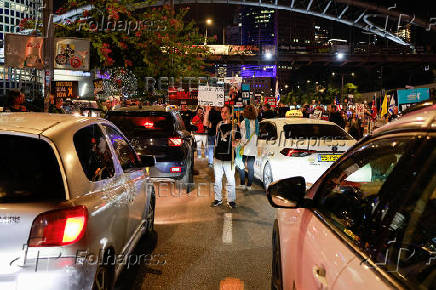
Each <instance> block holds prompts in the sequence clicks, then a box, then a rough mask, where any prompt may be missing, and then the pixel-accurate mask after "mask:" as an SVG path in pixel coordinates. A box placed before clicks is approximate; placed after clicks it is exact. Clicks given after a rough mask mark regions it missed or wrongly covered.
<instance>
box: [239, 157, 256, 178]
mask: <svg viewBox="0 0 436 290" xmlns="http://www.w3.org/2000/svg"><path fill="white" fill-rule="evenodd" d="M254 160H255V157H254V156H245V155H244V156H242V162H244V164H245V161H247V171H248V182H247V186H251V185H252V184H253V180H254ZM238 172H239V177H240V179H241V185H245V169H240V168H239V167H238Z"/></svg>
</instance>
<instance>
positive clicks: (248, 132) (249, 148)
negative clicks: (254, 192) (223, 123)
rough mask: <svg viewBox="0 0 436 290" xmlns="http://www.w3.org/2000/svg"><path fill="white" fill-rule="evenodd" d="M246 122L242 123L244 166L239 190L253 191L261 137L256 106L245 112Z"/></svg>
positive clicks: (249, 107) (239, 170)
mask: <svg viewBox="0 0 436 290" xmlns="http://www.w3.org/2000/svg"><path fill="white" fill-rule="evenodd" d="M243 116H244V120H243V121H242V122H241V142H240V145H241V147H240V148H241V149H240V155H242V164H241V165H242V166H238V167H237V168H238V172H239V177H240V179H241V184H240V186H238V188H239V189H244V190H245V189H247V190H251V185H252V184H253V180H254V160H255V156H256V155H257V138H258V136H259V121H258V120H257V112H256V109H255V108H254V106H251V105H248V106H246V107H245V109H244V112H243ZM245 164H247V172H248V180H247V186H245Z"/></svg>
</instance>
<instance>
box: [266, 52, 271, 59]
mask: <svg viewBox="0 0 436 290" xmlns="http://www.w3.org/2000/svg"><path fill="white" fill-rule="evenodd" d="M265 58H266V59H267V60H271V59H272V53H271V52H267V53H265Z"/></svg>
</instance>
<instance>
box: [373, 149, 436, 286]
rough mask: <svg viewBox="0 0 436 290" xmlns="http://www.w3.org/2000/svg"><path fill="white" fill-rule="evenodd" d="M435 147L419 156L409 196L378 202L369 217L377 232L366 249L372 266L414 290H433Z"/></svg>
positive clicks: (435, 271)
mask: <svg viewBox="0 0 436 290" xmlns="http://www.w3.org/2000/svg"><path fill="white" fill-rule="evenodd" d="M435 146H436V144H435V142H433V144H432V146H431V149H430V150H431V151H430V152H425V151H424V152H423V153H422V154H421V158H420V160H419V161H418V163H419V164H420V171H421V172H420V174H418V175H417V177H416V179H415V180H416V181H415V185H414V186H412V187H411V188H410V190H409V193H408V194H407V195H403V196H400V197H397V198H390V199H389V200H386V201H382V202H380V205H379V206H378V207H377V209H376V210H375V212H374V213H373V214H372V217H371V218H372V219H374V220H375V221H376V222H378V223H379V224H380V225H381V226H380V230H379V231H378V232H374V235H373V238H372V239H369V240H368V242H367V243H366V249H365V250H366V252H367V253H369V255H370V257H371V259H372V260H373V262H374V263H376V264H377V265H378V266H379V267H381V268H383V269H384V270H386V271H387V272H388V273H391V274H392V275H394V276H396V277H397V278H398V279H399V280H402V281H403V282H405V283H406V284H408V286H409V287H410V288H414V289H418V288H420V289H436V267H435V265H436V223H435V221H436V171H435V168H436V149H435ZM379 216H384V220H381V219H376V217H379Z"/></svg>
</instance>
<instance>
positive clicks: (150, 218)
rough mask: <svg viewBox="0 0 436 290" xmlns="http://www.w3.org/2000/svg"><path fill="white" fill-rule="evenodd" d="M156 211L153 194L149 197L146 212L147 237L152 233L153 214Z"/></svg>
mask: <svg viewBox="0 0 436 290" xmlns="http://www.w3.org/2000/svg"><path fill="white" fill-rule="evenodd" d="M155 209H156V195H155V194H154V192H153V193H152V195H151V197H150V207H149V210H148V212H147V231H146V234H147V235H149V234H151V233H152V232H153V231H154V213H155Z"/></svg>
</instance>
